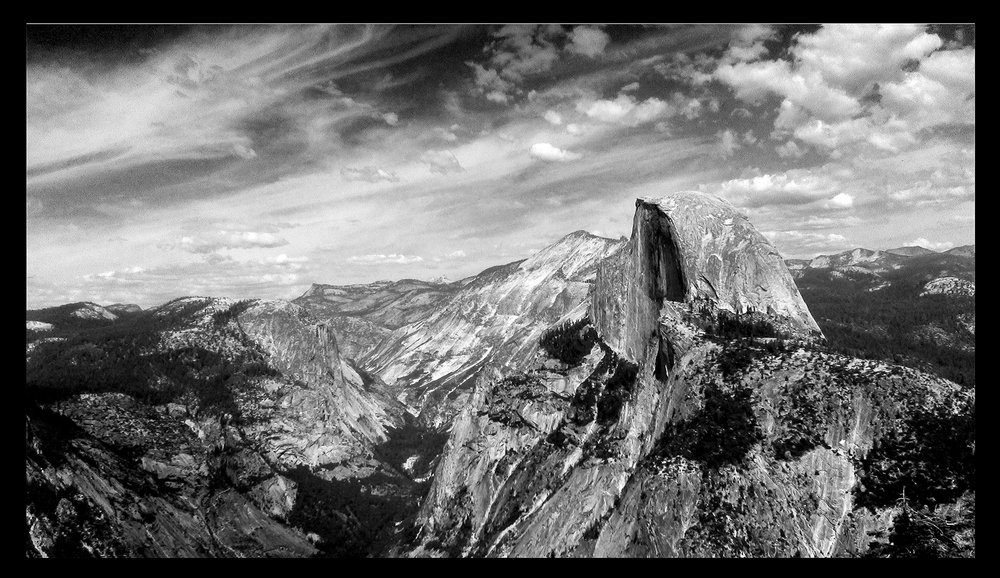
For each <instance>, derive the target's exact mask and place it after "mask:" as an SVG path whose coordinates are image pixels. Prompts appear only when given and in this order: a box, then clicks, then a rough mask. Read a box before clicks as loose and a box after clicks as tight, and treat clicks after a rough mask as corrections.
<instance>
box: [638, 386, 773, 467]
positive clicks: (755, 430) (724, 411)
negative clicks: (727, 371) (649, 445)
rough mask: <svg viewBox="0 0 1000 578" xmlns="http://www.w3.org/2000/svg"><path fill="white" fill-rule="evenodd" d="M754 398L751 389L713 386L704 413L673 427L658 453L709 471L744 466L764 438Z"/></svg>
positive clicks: (668, 428) (668, 430)
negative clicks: (745, 460)
mask: <svg viewBox="0 0 1000 578" xmlns="http://www.w3.org/2000/svg"><path fill="white" fill-rule="evenodd" d="M751 398H752V393H751V391H750V389H749V388H736V389H733V390H730V391H727V390H725V389H723V388H722V387H720V386H719V385H717V384H714V383H713V384H709V385H708V387H706V388H705V392H704V404H703V405H702V407H701V409H700V410H698V411H697V412H696V413H695V414H694V415H693V416H692V417H690V418H688V419H686V420H684V421H681V422H678V423H673V424H670V425H669V426H668V427H667V429H666V431H664V433H663V437H661V438H660V442H659V447H658V448H657V450H656V453H657V454H658V455H660V456H661V457H663V458H669V457H671V456H681V457H684V458H687V459H689V460H693V461H697V462H700V463H702V464H704V465H705V466H706V467H708V468H709V469H717V468H719V467H721V466H724V465H727V464H738V463H741V462H742V461H743V460H744V459H745V458H746V456H747V454H748V453H749V452H750V450H751V449H752V448H753V447H754V445H756V444H757V443H759V442H760V441H762V440H763V438H764V436H763V433H762V432H761V430H760V426H759V425H758V423H757V418H756V416H755V415H754V412H753V403H752V399H751Z"/></svg>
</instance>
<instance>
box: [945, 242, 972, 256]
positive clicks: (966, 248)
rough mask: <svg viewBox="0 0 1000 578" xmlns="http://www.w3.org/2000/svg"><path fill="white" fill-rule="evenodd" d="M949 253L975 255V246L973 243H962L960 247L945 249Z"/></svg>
mask: <svg viewBox="0 0 1000 578" xmlns="http://www.w3.org/2000/svg"><path fill="white" fill-rule="evenodd" d="M945 253H948V254H949V255H959V256H962V257H975V256H976V246H975V245H963V246H961V247H955V248H954V249H948V250H947V251H945Z"/></svg>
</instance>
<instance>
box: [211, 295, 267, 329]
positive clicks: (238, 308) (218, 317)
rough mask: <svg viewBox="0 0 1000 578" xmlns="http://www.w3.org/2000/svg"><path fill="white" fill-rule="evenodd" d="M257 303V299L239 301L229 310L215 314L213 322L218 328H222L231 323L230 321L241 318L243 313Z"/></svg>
mask: <svg viewBox="0 0 1000 578" xmlns="http://www.w3.org/2000/svg"><path fill="white" fill-rule="evenodd" d="M256 302H257V300H256V299H244V300H242V301H237V302H236V303H233V304H232V305H230V306H229V307H228V308H227V309H225V310H223V311H216V312H215V313H213V314H212V322H213V323H214V324H215V326H216V327H222V326H223V325H225V324H226V323H229V321H230V320H233V319H236V318H237V317H239V316H240V314H241V313H243V312H244V311H246V310H247V309H249V308H250V307H251V306H252V305H253V304H254V303H256Z"/></svg>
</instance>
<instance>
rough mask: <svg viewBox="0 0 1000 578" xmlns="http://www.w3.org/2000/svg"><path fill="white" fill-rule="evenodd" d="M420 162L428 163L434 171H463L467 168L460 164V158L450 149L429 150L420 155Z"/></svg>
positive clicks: (446, 172)
mask: <svg viewBox="0 0 1000 578" xmlns="http://www.w3.org/2000/svg"><path fill="white" fill-rule="evenodd" d="M420 162H422V163H424V164H426V165H427V166H428V167H429V168H430V170H431V172H432V173H441V174H442V175H445V174H448V173H449V172H456V173H457V172H461V171H464V170H465V169H464V168H463V167H462V165H461V164H459V162H458V159H457V158H456V157H455V155H454V154H452V152H451V151H448V150H441V151H438V150H429V151H427V152H425V153H424V154H422V155H420Z"/></svg>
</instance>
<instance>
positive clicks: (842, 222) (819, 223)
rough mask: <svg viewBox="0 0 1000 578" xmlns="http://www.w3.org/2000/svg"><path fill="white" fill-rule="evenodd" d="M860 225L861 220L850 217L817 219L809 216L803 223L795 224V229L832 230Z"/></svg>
mask: <svg viewBox="0 0 1000 578" xmlns="http://www.w3.org/2000/svg"><path fill="white" fill-rule="evenodd" d="M860 224H861V219H860V218H858V217H856V216H850V217H817V216H816V215H810V216H809V217H808V218H807V219H805V220H804V221H799V222H797V223H795V228H796V229H833V228H839V227H854V226H856V225H860Z"/></svg>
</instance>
